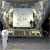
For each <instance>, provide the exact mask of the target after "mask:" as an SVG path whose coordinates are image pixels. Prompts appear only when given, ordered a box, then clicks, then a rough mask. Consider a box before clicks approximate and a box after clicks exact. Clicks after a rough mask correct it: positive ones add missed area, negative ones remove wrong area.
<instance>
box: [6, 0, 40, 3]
mask: <svg viewBox="0 0 50 50" xmlns="http://www.w3.org/2000/svg"><path fill="white" fill-rule="evenodd" d="M6 1H8V2H20V3H22V2H37V1H40V0H6Z"/></svg>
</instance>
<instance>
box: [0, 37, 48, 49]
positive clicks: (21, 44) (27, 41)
mask: <svg viewBox="0 0 50 50" xmlns="http://www.w3.org/2000/svg"><path fill="white" fill-rule="evenodd" d="M0 50H2V45H1V42H0ZM7 50H49V39H48V38H13V39H12V38H9V41H8V49H7Z"/></svg>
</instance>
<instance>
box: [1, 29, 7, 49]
mask: <svg viewBox="0 0 50 50" xmlns="http://www.w3.org/2000/svg"><path fill="white" fill-rule="evenodd" d="M1 38H2V46H3V50H7V38H8V31H7V29H4V30H2V33H1Z"/></svg>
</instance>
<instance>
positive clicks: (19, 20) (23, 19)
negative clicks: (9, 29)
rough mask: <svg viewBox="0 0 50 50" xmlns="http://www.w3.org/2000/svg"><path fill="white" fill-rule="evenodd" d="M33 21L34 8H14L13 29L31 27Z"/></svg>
mask: <svg viewBox="0 0 50 50" xmlns="http://www.w3.org/2000/svg"><path fill="white" fill-rule="evenodd" d="M31 20H32V21H33V10H32V8H14V10H13V27H31V25H30V21H31Z"/></svg>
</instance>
